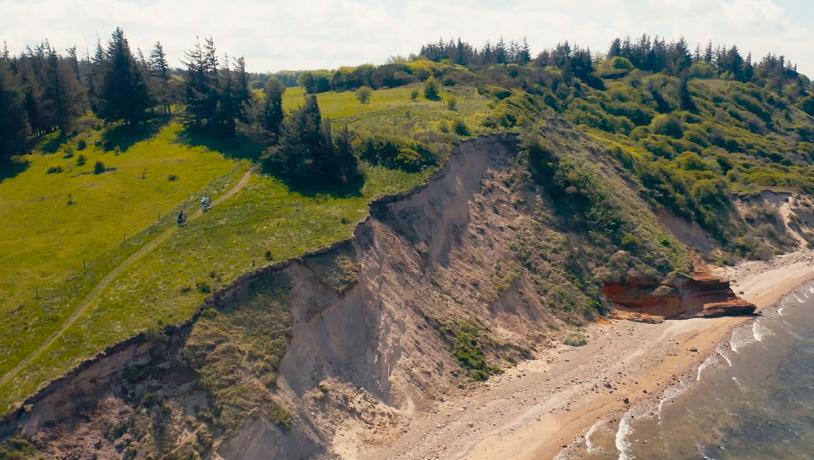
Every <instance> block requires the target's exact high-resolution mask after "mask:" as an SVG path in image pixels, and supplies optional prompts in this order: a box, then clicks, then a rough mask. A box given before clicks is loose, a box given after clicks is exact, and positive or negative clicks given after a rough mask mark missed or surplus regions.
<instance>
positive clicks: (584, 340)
mask: <svg viewBox="0 0 814 460" xmlns="http://www.w3.org/2000/svg"><path fill="white" fill-rule="evenodd" d="M562 343H564V344H566V345H568V346H569V347H581V346H583V345H587V344H588V337H586V336H585V334H583V333H582V332H579V331H573V332H570V333H568V335H566V336H565V338H564V339H563V341H562Z"/></svg>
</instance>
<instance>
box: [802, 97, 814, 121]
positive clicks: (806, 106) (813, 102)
mask: <svg viewBox="0 0 814 460" xmlns="http://www.w3.org/2000/svg"><path fill="white" fill-rule="evenodd" d="M800 108H801V109H803V111H804V112H805V113H807V114H809V115H811V116H812V117H814V97H813V96H808V97H805V98H803V100H802V101H801V102H800Z"/></svg>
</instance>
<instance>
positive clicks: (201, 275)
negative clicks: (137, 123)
mask: <svg viewBox="0 0 814 460" xmlns="http://www.w3.org/2000/svg"><path fill="white" fill-rule="evenodd" d="M289 91H291V93H288V92H287V95H286V104H288V105H290V104H292V101H293V100H295V99H296V98H297V94H296V93H297V91H296V90H289ZM459 99H465V98H459ZM388 100H390V101H392V102H387V101H388ZM398 101H402V102H401V106H402V107H403V106H406V105H408V104H411V105H410V106H409V107H410V110H413V109H412V107H418V106H421V109H420V110H422V111H424V112H425V113H427V114H428V117H427V118H428V119H431V118H433V117H436V118H443V117H447V116H448V112H450V111H449V110H448V108H447V107H446V105H445V104H444V103H443V102H430V101H423V102H415V103H413V102H410V100H409V89H404V88H401V89H397V90H382V91H375V92H374V94H373V98H372V99H371V103H370V104H366V105H365V106H364V107H361V106H362V104H360V103H359V102H358V101H357V100H356V99H355V96H354V95H353V93H327V94H323V95H320V103H321V104H324V113H325V114H326V115H328V116H333V117H335V118H337V119H339V118H342V117H345V118H347V119H350V120H354V123H365V122H368V121H369V120H368V118H373V117H367V116H366V115H367V114H369V113H374V112H375V111H380V112H381V111H388V110H398V109H399V105H398V104H399V102H398ZM462 102H463V104H461V105H464V106H466V104H468V103H469V104H472V107H470V108H467V109H466V110H469V111H470V112H474V110H475V106H477V107H480V106H481V105H482V106H484V107H485V105H486V103H485V102H481V101H480V100H478V99H476V98H473V100H472V101H469V102H467V101H465V100H462ZM455 113H457V112H455ZM102 135H103V132H100V131H94V132H91V133H87V134H83V135H81V136H86V139H87V142H88V145H89V146H88V148H87V149H85V150H83V151H76V150H75V149H76V147H75V143H76V140H72V141H71V142H70V143H69V144H68V145H66V146H62V148H60V149H58V150H57V151H56V152H55V153H43V152H39V153H35V154H33V155H30V156H29V157H27V159H28V160H29V162H30V163H29V167H28V169H26V170H25V171H23V172H22V173H20V174H19V175H17V176H15V177H11V178H8V179H6V180H4V181H2V182H0V197H2V198H0V235H3V236H2V240H0V263H2V264H3V267H4V276H3V277H2V281H0V283H2V285H0V286H2V289H3V292H4V293H6V294H7V295H6V296H5V297H4V298H3V299H0V318H2V321H0V352H1V353H0V376H2V380H0V412H2V413H5V412H7V411H8V410H11V409H12V408H13V407H14V406H15V405H16V404H18V403H19V402H20V401H22V400H23V399H25V398H26V397H28V396H30V395H31V394H33V393H34V392H36V391H37V389H39V388H41V387H42V386H43V385H45V384H47V383H48V382H49V381H50V380H52V379H54V378H56V377H58V376H60V375H62V374H64V373H65V372H67V371H68V370H70V369H71V368H72V367H74V366H76V365H77V364H79V363H80V362H82V361H83V360H85V359H88V358H90V357H92V356H93V355H95V354H96V353H98V352H100V351H102V350H104V349H105V348H106V347H108V346H111V345H114V344H115V343H117V342H119V341H121V340H124V339H127V338H129V337H132V336H133V335H135V334H137V333H139V332H142V331H147V330H158V329H159V328H161V327H163V326H165V325H168V324H174V323H180V322H183V321H184V320H186V319H188V318H189V317H190V316H191V314H192V313H193V312H194V311H195V309H196V308H197V307H198V306H199V305H200V304H201V303H202V301H203V299H205V298H206V297H207V296H208V295H209V293H211V292H214V291H215V290H217V289H218V288H220V287H223V286H225V285H227V284H228V283H229V282H231V281H232V280H234V279H235V278H236V277H238V276H240V275H241V274H243V273H245V272H247V271H251V270H255V269H257V268H259V267H261V266H263V265H267V264H270V263H274V262H277V261H281V260H285V259H287V258H290V257H292V256H297V255H300V254H302V253H304V252H306V251H308V250H313V249H316V248H318V247H321V246H325V245H328V244H331V243H334V242H336V241H338V240H341V239H344V238H348V237H349V236H350V235H351V234H352V231H353V228H354V227H355V225H356V223H357V222H359V221H361V220H362V219H364V217H365V216H366V215H367V204H368V202H369V201H370V200H372V199H375V198H377V197H380V196H383V195H385V194H390V193H396V192H400V191H404V190H408V189H410V188H412V187H414V186H416V185H418V184H420V183H422V182H423V181H424V180H425V179H426V177H428V175H429V174H430V173H431V172H432V171H430V170H425V171H423V172H421V173H406V172H402V171H398V170H391V169H386V168H382V167H376V166H365V176H366V180H365V184H364V186H363V187H362V188H361V190H360V191H359V193H356V194H350V195H348V196H334V195H329V194H315V195H314V194H303V193H299V192H296V191H292V190H289V189H288V188H287V187H286V186H285V185H284V184H283V183H281V182H280V181H278V180H277V179H275V178H273V177H269V176H265V175H262V174H260V173H254V174H252V176H251V178H250V179H249V182H248V184H247V186H246V187H245V188H244V189H243V190H242V191H240V192H238V193H237V194H236V195H235V196H232V197H230V198H228V199H227V200H225V201H224V202H223V203H221V204H219V205H218V206H216V207H215V208H214V209H212V210H211V211H210V212H208V213H206V214H204V215H203V216H202V217H201V218H200V219H197V220H194V221H192V222H190V224H189V225H188V226H187V227H185V228H183V229H181V230H177V231H175V232H174V233H172V234H171V235H168V236H167V237H166V240H164V239H162V238H163V237H162V236H161V235H164V234H165V233H167V232H168V229H172V228H174V225H175V216H176V214H177V212H178V210H179V209H181V208H183V209H186V210H187V211H192V210H194V209H195V208H196V207H197V206H196V201H197V199H198V197H200V195H201V194H203V193H207V194H210V195H212V196H213V197H215V198H217V196H218V195H220V194H222V193H223V192H224V191H226V190H227V189H229V188H230V187H233V186H234V185H235V184H236V183H237V182H238V181H239V180H240V178H241V177H242V176H243V175H244V174H245V172H246V171H248V170H249V168H250V167H251V162H250V161H248V160H245V159H239V157H238V156H230V155H228V154H227V153H229V152H228V151H227V152H226V153H224V152H222V151H218V150H217V149H215V148H214V147H212V148H210V147H206V146H204V145H197V146H193V145H190V144H189V143H188V139H186V138H185V137H183V135H182V128H181V126H180V125H179V124H178V123H175V122H172V123H169V124H167V125H166V126H164V127H162V128H161V129H160V130H159V131H158V132H157V134H155V135H153V136H152V137H149V138H148V139H145V140H141V141H139V142H136V143H134V144H132V146H129V148H127V147H125V148H124V149H122V150H121V151H120V152H118V150H115V149H114V150H113V151H108V152H106V151H105V150H104V149H103V148H102V147H100V146H96V145H95V141H96V140H98V139H100V137H101V136H102ZM100 144H101V142H100ZM68 146H73V149H74V152H73V155H74V156H73V157H72V158H64V156H65V154H66V148H67V147H68ZM117 152H118V153H117ZM80 154H82V155H84V156H85V157H86V163H85V165H84V166H81V167H80V166H77V165H76V160H77V158H78V156H79V155H80ZM96 161H103V162H104V164H105V166H106V167H107V168H109V169H111V170H110V171H108V172H105V173H103V174H94V173H93V169H94V164H95V162H96ZM52 166H61V167H62V168H63V171H62V172H60V173H54V174H48V173H47V170H48V168H49V167H52ZM170 175H174V176H176V177H177V179H175V180H170V179H169V176H170ZM69 194H70V196H71V201H72V202H73V203H72V204H68V201H69V196H68V195H69ZM159 213H160V215H161V220H159ZM156 241H160V244H158V245H157V247H156V248H155V249H153V250H151V251H149V252H146V254H144V255H143V256H142V257H139V258H138V260H137V261H136V262H134V263H132V264H130V265H127V267H126V268H125V269H123V270H121V273H117V276H116V277H115V279H113V280H112V282H111V283H110V285H109V286H107V287H106V288H105V289H103V290H101V291H100V292H99V295H98V296H97V297H94V298H92V299H91V300H92V301H91V302H84V300H85V299H86V297H87V296H88V294H89V293H91V292H92V291H93V290H94V287H95V286H97V285H98V284H99V282H100V281H101V280H103V279H104V278H105V276H106V275H107V274H108V273H110V272H111V270H113V269H114V268H116V267H119V265H120V264H122V262H123V261H125V260H127V259H128V257H130V256H131V255H132V254H134V253H136V252H137V251H139V249H140V248H142V247H144V245H146V244H148V243H150V242H153V244H155V242H156ZM141 252H144V251H139V254H140V253H141ZM267 253H269V254H271V258H269V257H268V256H267ZM80 311H81V312H82V314H81V315H80V316H79V317H77V318H72V315H76V312H80ZM74 319H75V320H74Z"/></svg>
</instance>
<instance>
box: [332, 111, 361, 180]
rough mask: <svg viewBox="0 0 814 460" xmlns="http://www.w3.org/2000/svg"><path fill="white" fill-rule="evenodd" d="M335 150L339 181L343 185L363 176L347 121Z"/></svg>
mask: <svg viewBox="0 0 814 460" xmlns="http://www.w3.org/2000/svg"><path fill="white" fill-rule="evenodd" d="M334 152H335V155H336V160H335V162H336V170H337V175H338V181H339V182H340V183H341V184H342V185H348V184H352V183H354V182H356V181H357V180H359V179H360V178H361V177H362V172H361V171H360V170H359V162H358V160H357V159H356V155H354V153H353V143H352V142H351V136H350V131H349V130H348V125H347V123H345V124H344V125H343V126H342V131H341V132H340V134H339V138H337V140H336V146H335V149H334Z"/></svg>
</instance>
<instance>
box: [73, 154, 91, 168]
mask: <svg viewBox="0 0 814 460" xmlns="http://www.w3.org/2000/svg"><path fill="white" fill-rule="evenodd" d="M87 162H88V159H87V158H85V155H79V156H78V157H76V165H77V166H85V163H87Z"/></svg>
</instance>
